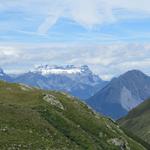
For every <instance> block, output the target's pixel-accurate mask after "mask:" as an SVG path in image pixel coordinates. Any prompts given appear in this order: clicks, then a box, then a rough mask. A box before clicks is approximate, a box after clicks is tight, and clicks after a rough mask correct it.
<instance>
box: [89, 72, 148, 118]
mask: <svg viewBox="0 0 150 150" xmlns="http://www.w3.org/2000/svg"><path fill="white" fill-rule="evenodd" d="M149 97H150V77H149V76H147V75H145V74H144V73H142V72H141V71H139V70H131V71H128V72H126V73H124V74H123V75H121V76H119V77H118V78H113V79H112V80H111V81H110V82H109V83H108V84H107V85H106V86H105V87H104V88H103V89H101V90H100V91H99V92H97V93H96V94H95V95H94V96H92V97H91V98H90V99H88V100H87V103H88V104H89V105H90V106H91V107H92V108H94V109H95V110H96V111H98V112H101V113H103V114H104V115H106V116H110V117H112V118H114V119H118V118H120V117H122V116H125V115H126V114H127V113H128V112H129V111H130V110H131V109H133V108H134V107H136V106H137V105H139V104H140V103H142V102H143V101H144V100H146V99H147V98H149Z"/></svg>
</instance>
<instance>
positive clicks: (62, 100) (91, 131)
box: [0, 81, 148, 150]
mask: <svg viewBox="0 0 150 150" xmlns="http://www.w3.org/2000/svg"><path fill="white" fill-rule="evenodd" d="M0 149H1V150H29V149H31V150H37V149H41V150H54V149H55V150H56V149H57V150H63V149H64V150H148V149H147V148H145V146H143V145H142V144H141V143H140V142H137V141H136V140H135V139H133V138H131V137H130V136H128V135H126V134H125V133H124V132H123V131H122V129H121V128H120V127H119V126H118V124H117V123H116V122H114V121H112V120H111V119H109V118H106V117H103V116H102V115H99V114H97V113H95V112H94V111H93V110H92V109H91V108H90V107H88V106H87V105H86V104H85V103H83V102H81V101H79V100H78V99H76V98H75V97H72V96H70V95H68V94H66V93H64V92H56V91H46V90H41V89H39V88H33V87H30V86H27V85H23V84H16V83H13V84H12V83H6V82H3V81H0Z"/></svg>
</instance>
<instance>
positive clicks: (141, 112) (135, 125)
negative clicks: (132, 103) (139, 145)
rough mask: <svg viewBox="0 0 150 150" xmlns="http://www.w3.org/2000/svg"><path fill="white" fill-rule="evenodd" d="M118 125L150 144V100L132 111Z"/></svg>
mask: <svg viewBox="0 0 150 150" xmlns="http://www.w3.org/2000/svg"><path fill="white" fill-rule="evenodd" d="M118 123H119V124H120V125H121V126H122V127H124V128H125V129H126V130H129V131H130V132H132V133H133V134H135V135H137V136H138V137H139V138H141V139H143V140H144V141H146V142H148V143H149V144H150V99H149V100H147V101H145V102H144V103H142V104H140V105H139V106H138V107H136V108H135V109H133V110H132V111H130V112H129V114H128V115H127V116H126V117H124V118H122V119H120V120H118Z"/></svg>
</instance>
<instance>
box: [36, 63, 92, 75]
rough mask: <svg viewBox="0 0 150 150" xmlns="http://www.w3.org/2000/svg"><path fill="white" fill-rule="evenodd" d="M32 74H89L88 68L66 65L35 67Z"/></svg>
mask: <svg viewBox="0 0 150 150" xmlns="http://www.w3.org/2000/svg"><path fill="white" fill-rule="evenodd" d="M34 72H36V73H40V74H42V75H50V74H80V73H88V74H89V73H91V71H90V69H89V68H88V66H81V67H76V66H74V65H66V66H56V65H54V66H49V65H44V66H43V65H41V66H38V67H36V68H35V71H34Z"/></svg>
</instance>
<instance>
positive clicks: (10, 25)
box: [0, 0, 150, 79]
mask: <svg viewBox="0 0 150 150" xmlns="http://www.w3.org/2000/svg"><path fill="white" fill-rule="evenodd" d="M149 6H150V1H149V0H142V1H141V0H132V1H130V0H126V1H125V0H111V1H110V0H76V1H73V0H65V1H62V0H55V1H52V0H21V1H20V0H14V1H12V0H7V1H6V0H0V66H1V67H2V68H4V69H5V70H6V71H7V72H11V73H12V72H22V71H27V70H30V69H32V68H33V67H34V66H35V65H38V64H50V65H53V64H57V65H65V64H68V63H69V64H75V65H83V64H87V65H89V66H90V68H91V69H92V70H93V71H94V72H95V73H97V74H99V75H100V76H101V77H102V78H104V79H110V78H112V77H113V76H117V75H119V74H121V73H123V72H125V71H127V70H130V69H140V70H142V71H144V72H145V73H147V74H150V69H149V65H150V44H149V42H150V28H149V27H150V9H149Z"/></svg>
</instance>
